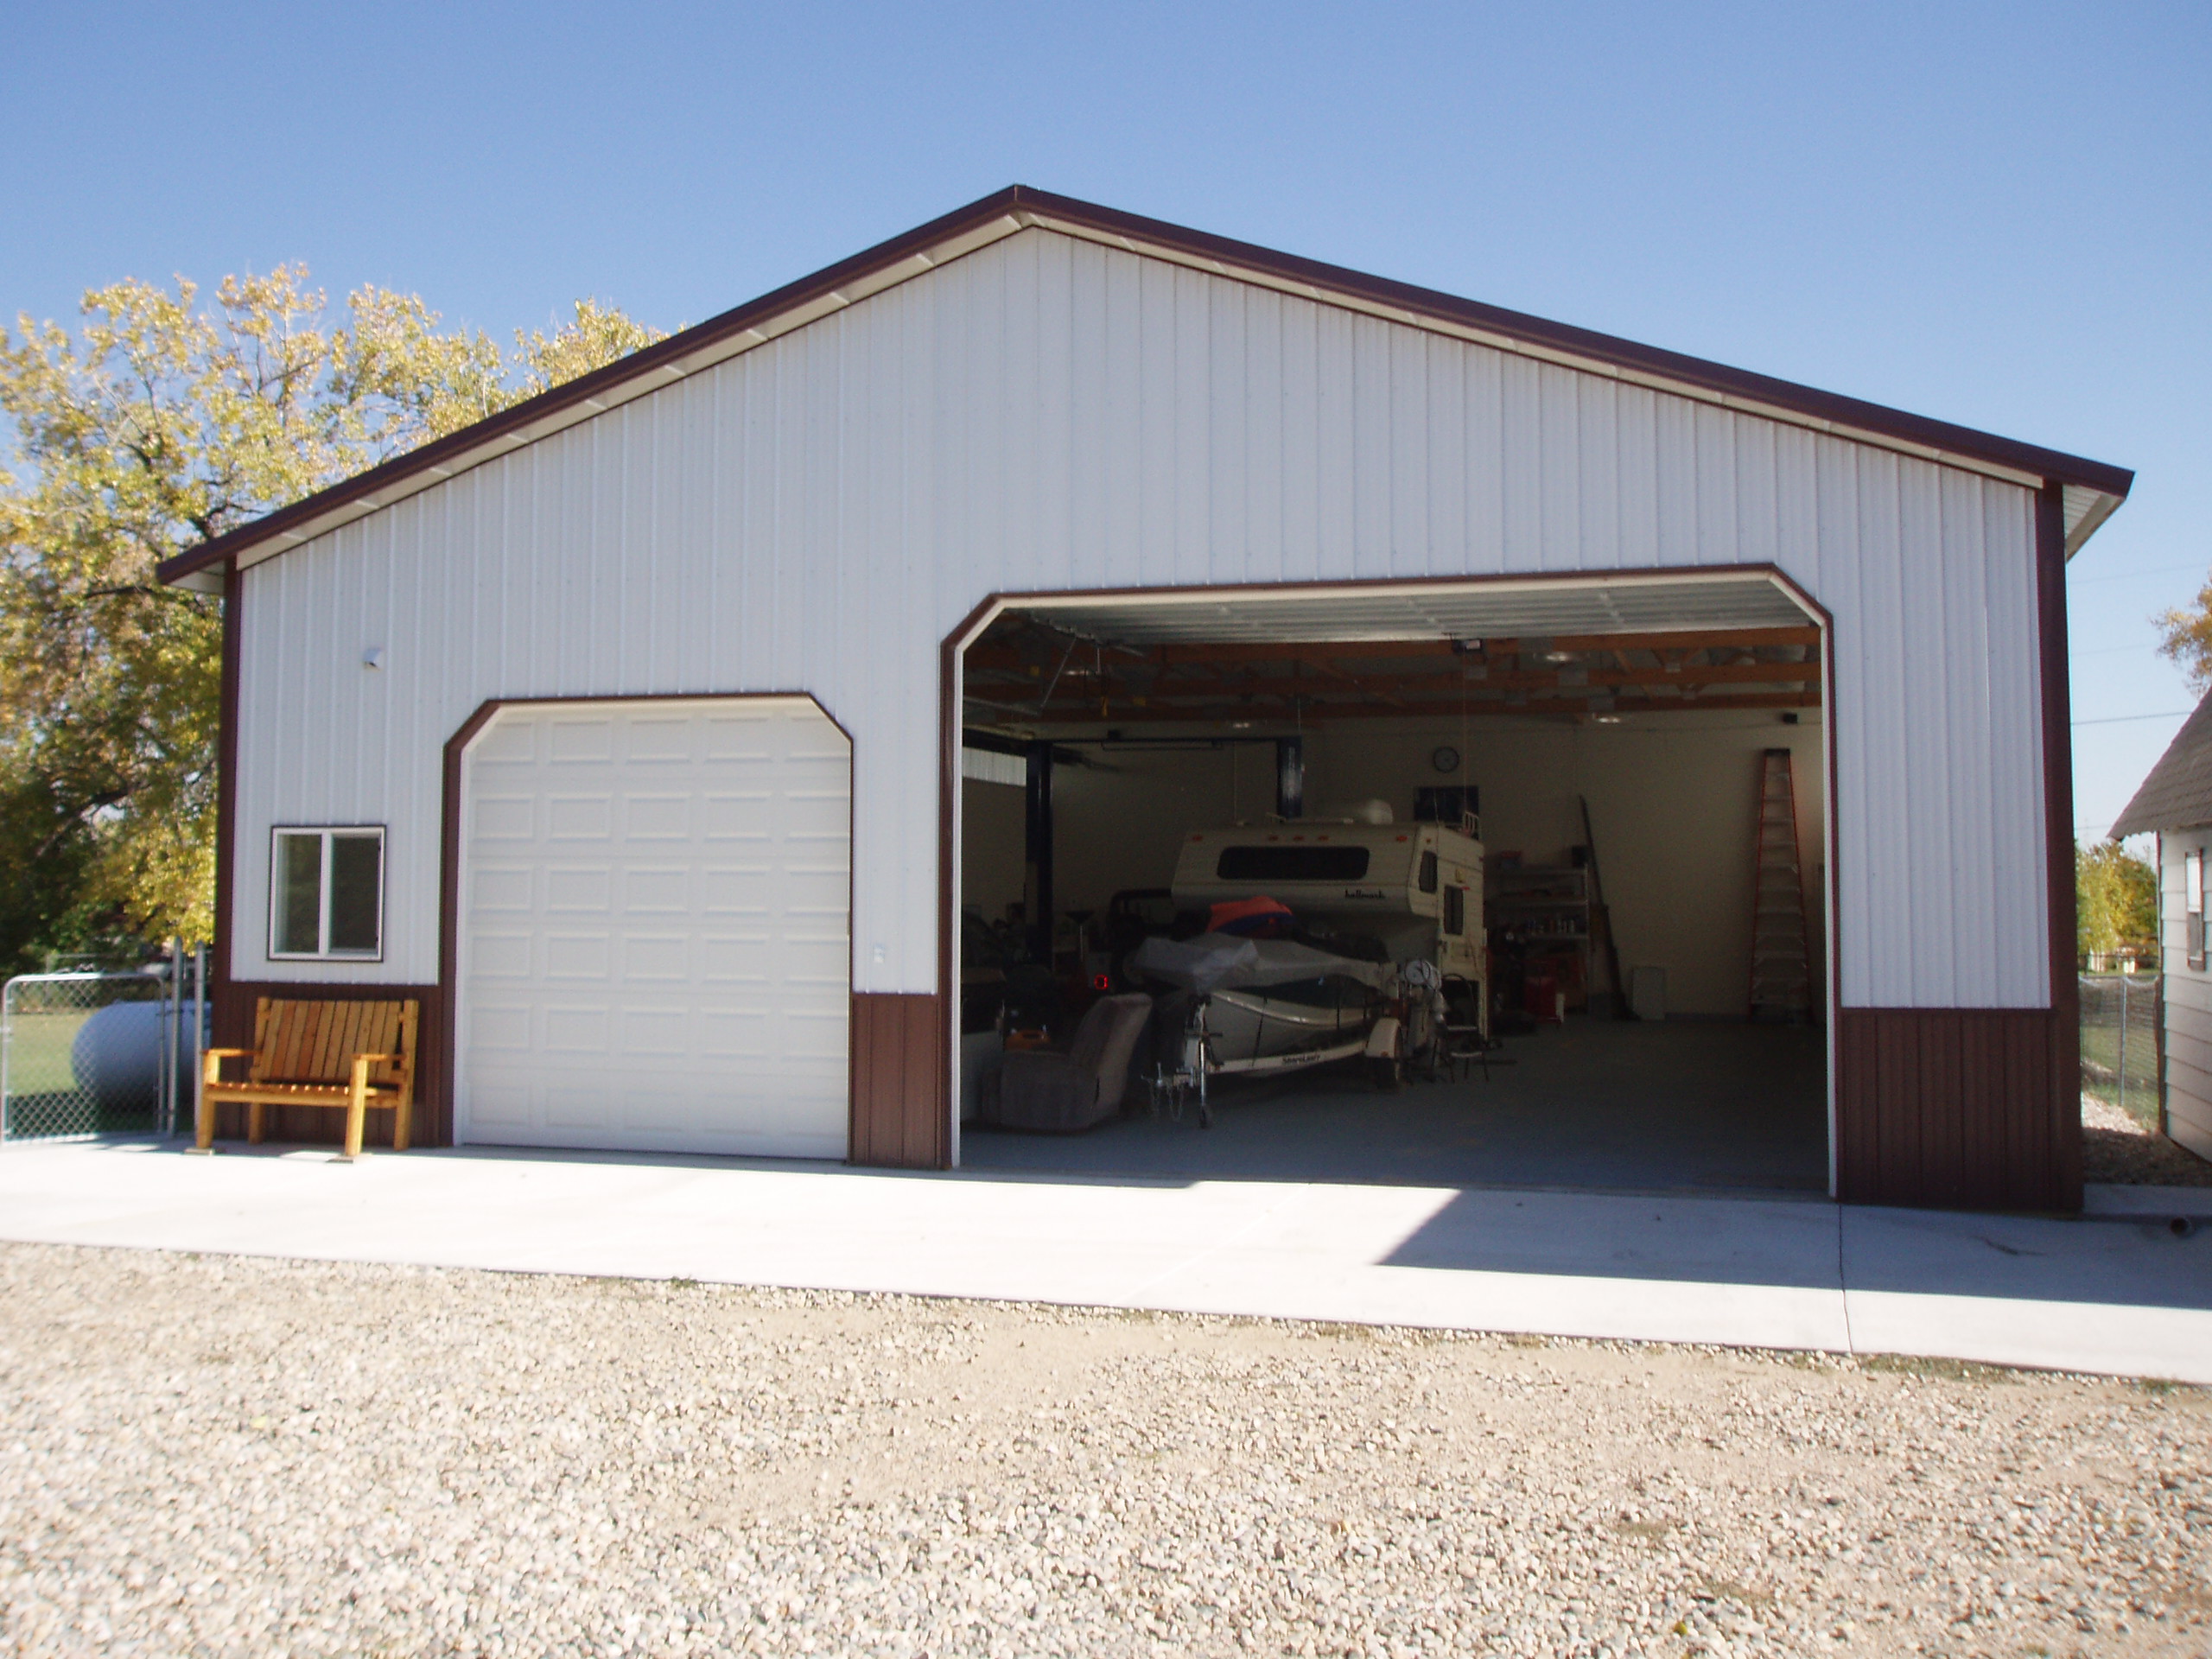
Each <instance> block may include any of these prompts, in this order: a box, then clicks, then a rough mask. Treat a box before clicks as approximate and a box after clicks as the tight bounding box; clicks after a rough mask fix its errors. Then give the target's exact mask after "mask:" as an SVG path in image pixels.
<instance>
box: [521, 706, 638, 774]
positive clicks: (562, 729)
mask: <svg viewBox="0 0 2212 1659" xmlns="http://www.w3.org/2000/svg"><path fill="white" fill-rule="evenodd" d="M500 723H501V724H502V725H503V726H504V727H505V728H506V734H507V735H512V736H513V737H514V738H515V739H517V740H518V741H517V742H516V745H515V751H514V752H515V753H517V754H518V755H521V754H528V755H531V756H532V757H535V756H536V755H537V753H539V751H540V748H541V747H542V748H543V753H544V754H545V757H546V759H547V760H550V761H551V762H552V764H554V765H555V766H567V765H573V764H579V763H581V764H586V765H592V764H597V763H599V762H602V761H607V760H613V758H614V721H613V719H612V718H611V717H609V716H606V715H555V716H552V717H551V718H550V719H546V720H543V721H501V722H500ZM538 731H542V732H543V744H542V746H541V744H540V743H538V742H536V741H526V740H525V739H524V734H525V732H528V733H530V734H531V736H533V737H534V736H535V735H536V734H537V732H538Z"/></svg>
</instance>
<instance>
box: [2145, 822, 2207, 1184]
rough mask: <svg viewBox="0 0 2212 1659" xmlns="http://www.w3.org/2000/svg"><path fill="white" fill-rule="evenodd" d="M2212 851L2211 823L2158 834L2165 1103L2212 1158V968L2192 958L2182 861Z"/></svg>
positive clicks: (2175, 1134)
mask: <svg viewBox="0 0 2212 1659" xmlns="http://www.w3.org/2000/svg"><path fill="white" fill-rule="evenodd" d="M2192 852H2202V853H2203V854H2204V855H2206V856H2207V857H2212V829H2179V830H2168V831H2166V832H2165V833H2164V834H2163V835H2161V836H2159V837H2158V963H2159V972H2160V974H2161V975H2162V976H2163V979H2162V983H2163V985H2164V995H2163V996H2162V998H2161V1001H2162V1005H2163V1007H2164V1021H2165V1029H2164V1067H2163V1069H2164V1088H2163V1090H2161V1094H2162V1097H2163V1098H2162V1106H2163V1109H2164V1116H2165V1124H2164V1128H2165V1132H2166V1134H2167V1135H2169V1136H2170V1137H2171V1138H2172V1139H2173V1140H2174V1141H2178V1142H2179V1143H2180V1144H2181V1145H2183V1146H2184V1147H2188V1148H2189V1149H2190V1151H2191V1152H2193V1153H2195V1154H2197V1155H2198V1156H2199V1157H2201V1158H2212V970H2208V969H2204V968H2192V967H2191V966H2190V961H2189V923H2188V898H2187V890H2186V887H2185V884H2184V877H2183V860H2184V859H2186V858H2187V856H2188V855H2190V853H2192Z"/></svg>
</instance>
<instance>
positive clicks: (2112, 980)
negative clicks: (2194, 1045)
mask: <svg viewBox="0 0 2212 1659" xmlns="http://www.w3.org/2000/svg"><path fill="white" fill-rule="evenodd" d="M2080 983H2081V995H2082V1093H2083V1094H2085V1095H2090V1096H2094V1097H2095V1098H2096V1099H2098V1100H2101V1101H2102V1102H2104V1103H2106V1104H2107V1105H2108V1106H2116V1107H2118V1108H2119V1109H2120V1110H2122V1111H2124V1112H2126V1113H2127V1114H2129V1115H2130V1116H2133V1118H2135V1119H2136V1120H2137V1121H2138V1122H2141V1123H2145V1124H2149V1125H2152V1126H2154V1127H2155V1126H2156V1125H2157V1123H2158V1042H2159V1033H2158V1006H2159V996H2158V992H2159V989H2160V977H2159V976H2158V975H2157V974H2092V975H2084V976H2082V980H2081V982H2080Z"/></svg>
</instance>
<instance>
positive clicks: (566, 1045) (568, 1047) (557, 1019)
mask: <svg viewBox="0 0 2212 1659" xmlns="http://www.w3.org/2000/svg"><path fill="white" fill-rule="evenodd" d="M609 1023H610V1022H609V1020H608V1015H607V1009H606V1008H604V1007H597V1006H584V1005H573V1004H572V1005H570V1006H569V1007H561V1006H559V1005H558V1004H555V1005H553V1006H550V1007H543V1008H540V1009H537V1010H536V1011H535V1014H534V1018H533V1019H532V1020H531V1027H532V1029H533V1030H534V1031H535V1033H536V1034H537V1043H536V1045H535V1046H536V1047H537V1048H538V1049H540V1050H543V1052H546V1053H548V1054H560V1055H564V1056H574V1055H588V1056H591V1057H594V1058H600V1059H604V1058H606V1057H607V1031H608V1028H609Z"/></svg>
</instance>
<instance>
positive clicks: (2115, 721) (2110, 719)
mask: <svg viewBox="0 0 2212 1659" xmlns="http://www.w3.org/2000/svg"><path fill="white" fill-rule="evenodd" d="M2195 713H2196V710H2195V709H2170V710H2168V711H2167V712H2166V713H2164V714H2163V715H2104V716H2103V717H2102V718H2101V719H2098V720H2077V721H2075V722H2074V723H2075V725H2076V726H2117V725H2119V724H2120V722H2121V721H2124V720H2183V719H2186V718H2187V717H2188V716H2189V715H2193V714H2195Z"/></svg>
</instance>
